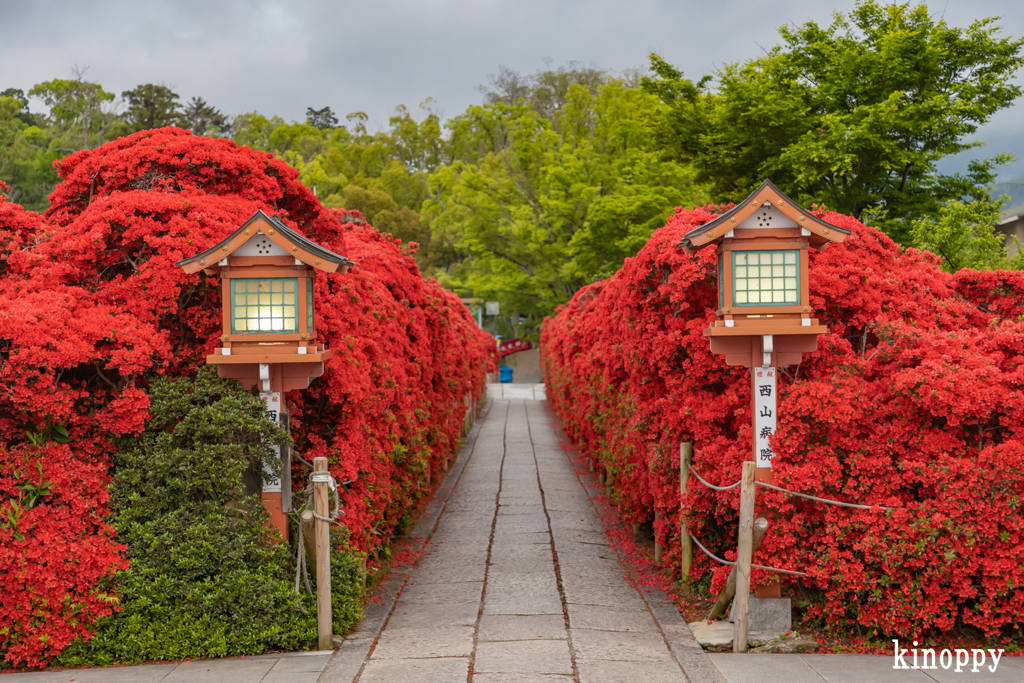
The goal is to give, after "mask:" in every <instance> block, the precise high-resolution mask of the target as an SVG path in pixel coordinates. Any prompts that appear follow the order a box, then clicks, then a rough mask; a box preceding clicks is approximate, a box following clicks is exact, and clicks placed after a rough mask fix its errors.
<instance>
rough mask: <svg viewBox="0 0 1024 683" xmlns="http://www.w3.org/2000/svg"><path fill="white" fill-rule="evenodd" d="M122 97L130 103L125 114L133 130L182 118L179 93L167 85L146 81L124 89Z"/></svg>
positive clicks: (157, 125) (170, 122)
mask: <svg viewBox="0 0 1024 683" xmlns="http://www.w3.org/2000/svg"><path fill="white" fill-rule="evenodd" d="M121 97H123V98H124V100H125V102H126V103H127V104H128V110H127V111H126V112H125V115H124V116H125V120H126V121H127V122H128V124H129V125H130V126H132V130H133V131H136V130H147V129H151V128H162V127H164V126H170V125H172V124H174V123H177V122H178V121H179V119H180V114H181V105H180V104H179V103H178V95H177V93H175V92H174V91H173V90H171V89H170V88H168V87H167V86H165V85H154V84H153V83H146V84H145V85H139V86H136V87H135V88H134V89H133V90H126V91H124V92H123V93H121Z"/></svg>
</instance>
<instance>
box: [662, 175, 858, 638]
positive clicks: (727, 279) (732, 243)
mask: <svg viewBox="0 0 1024 683" xmlns="http://www.w3.org/2000/svg"><path fill="white" fill-rule="evenodd" d="M849 234H850V231H849V230H846V229H844V228H840V227H837V226H835V225H832V224H830V223H826V222H825V221H823V220H821V219H820V218H818V217H817V216H815V215H813V214H811V213H809V212H807V211H805V210H804V209H803V208H801V207H800V206H797V205H796V204H794V203H793V201H792V200H790V199H789V197H787V196H786V195H784V194H783V193H782V192H781V191H780V190H779V189H778V188H777V187H775V185H773V184H772V183H771V181H769V180H765V181H764V182H763V183H761V186H760V187H758V188H757V189H756V190H754V192H753V193H751V194H750V196H748V197H747V198H746V199H744V200H743V201H742V202H740V203H738V204H736V206H734V207H733V208H732V209H730V210H728V211H726V212H725V213H723V214H722V215H721V216H719V217H718V218H715V219H714V220H712V221H709V222H708V223H705V224H704V225H702V226H700V227H698V228H695V229H694V230H691V231H690V232H688V233H686V235H684V236H683V241H682V242H681V243H680V244H679V245H678V246H679V247H680V248H682V249H683V250H684V251H685V252H686V253H688V254H692V253H695V252H697V251H700V250H701V249H705V248H708V247H714V248H715V253H716V255H717V256H718V309H717V310H716V311H715V317H716V320H715V321H714V322H712V324H711V327H709V328H707V329H705V330H704V336H706V337H708V338H709V340H710V343H711V350H712V352H714V353H717V354H722V355H724V356H725V362H726V363H727V364H729V365H742V366H744V367H747V368H749V369H750V381H751V399H750V408H751V415H752V424H751V439H750V449H751V458H750V462H749V463H744V468H743V481H744V482H746V481H747V478H748V470H749V478H750V485H749V487H747V485H746V484H744V485H743V491H744V492H743V493H742V494H741V504H740V538H739V548H738V552H739V555H738V556H737V558H736V563H737V564H736V566H737V572H736V574H737V587H736V604H734V606H733V608H734V612H733V613H734V615H735V616H734V621H735V623H736V638H735V639H734V641H733V647H734V649H735V650H736V651H737V652H743V651H745V650H746V642H747V629H746V619H747V613H746V604H747V600H748V594H749V587H750V571H749V568H750V563H751V555H752V553H753V543H752V533H753V514H754V510H753V486H754V484H753V482H754V480H755V478H756V479H757V480H761V481H766V482H771V480H772V469H771V468H772V458H773V457H774V453H773V452H772V446H771V436H772V434H774V433H775V429H776V426H777V424H778V422H777V419H778V414H777V413H778V407H777V406H778V402H777V401H778V397H777V393H778V374H777V373H778V369H779V368H781V367H785V366H787V365H796V364H798V363H799V362H800V360H801V358H802V356H803V354H804V353H809V352H811V351H815V350H816V349H817V348H818V335H820V334H823V333H825V332H827V329H826V328H825V327H824V326H823V325H820V324H819V323H818V321H817V320H816V319H815V318H812V317H811V305H810V286H809V262H810V261H809V255H808V251H809V249H824V248H825V247H826V246H828V245H829V244H830V243H832V242H842V241H843V240H844V239H846V237H847V236H848V235H849ZM748 465H749V467H748ZM748 488H749V492H748V491H747V489H748ZM748 495H749V501H748V498H747V496H748ZM744 501H747V502H746V503H744ZM745 504H746V505H747V506H748V507H749V510H746V513H747V516H746V517H744V511H745V508H744V505H745ZM741 566H745V567H746V569H745V570H744V569H741ZM744 576H745V577H746V578H744ZM744 581H745V583H744ZM780 594H781V593H780V590H779V585H778V584H777V583H776V584H775V586H774V587H769V588H768V589H767V590H765V591H763V593H762V592H761V591H759V595H760V596H761V597H778V596H779V595H780ZM737 608H739V613H737ZM741 617H742V618H741ZM741 630H742V637H741V634H740V631H741Z"/></svg>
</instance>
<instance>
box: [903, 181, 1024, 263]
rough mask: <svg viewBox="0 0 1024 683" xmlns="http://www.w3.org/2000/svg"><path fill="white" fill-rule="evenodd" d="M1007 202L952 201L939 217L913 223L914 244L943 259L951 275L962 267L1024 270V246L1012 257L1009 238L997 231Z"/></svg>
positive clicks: (999, 200) (988, 198)
mask: <svg viewBox="0 0 1024 683" xmlns="http://www.w3.org/2000/svg"><path fill="white" fill-rule="evenodd" d="M1005 200H1006V197H1001V198H999V199H992V198H990V197H983V198H981V199H976V200H974V201H969V202H964V201H961V200H953V201H951V202H949V203H948V204H946V205H945V206H943V207H942V208H941V209H939V213H938V216H937V217H935V218H931V217H929V218H922V219H919V220H916V221H914V222H913V223H912V224H911V228H910V237H911V239H912V240H913V245H914V246H916V247H918V248H920V249H926V250H928V251H930V252H932V253H933V254H938V255H939V256H941V257H942V269H943V270H946V271H949V272H951V273H955V272H956V271H958V270H960V269H961V268H971V269H974V270H993V269H997V268H1006V269H1019V268H1024V249H1020V247H1021V246H1024V245H1018V252H1017V255H1016V256H1015V257H1012V258H1011V257H1009V256H1008V255H1007V244H1006V236H1005V235H1003V234H1001V233H999V232H998V231H997V230H996V225H997V224H998V222H999V219H1000V217H1001V216H1002V207H1003V205H1004V204H1005Z"/></svg>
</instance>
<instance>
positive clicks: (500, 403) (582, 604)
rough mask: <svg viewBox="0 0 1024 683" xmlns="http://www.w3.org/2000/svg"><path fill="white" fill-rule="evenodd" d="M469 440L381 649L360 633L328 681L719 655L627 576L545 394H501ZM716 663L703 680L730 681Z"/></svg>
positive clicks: (637, 674)
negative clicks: (541, 397)
mask: <svg viewBox="0 0 1024 683" xmlns="http://www.w3.org/2000/svg"><path fill="white" fill-rule="evenodd" d="M467 449H468V452H466V453H464V454H463V456H462V458H460V461H463V458H464V459H465V460H464V461H463V468H462V469H461V471H458V470H457V469H456V470H453V471H452V473H451V474H450V475H449V478H450V479H457V481H455V482H454V483H453V487H452V490H451V493H450V496H449V497H448V498H447V500H446V502H445V503H444V510H443V513H441V514H440V515H439V517H438V518H437V525H436V530H434V531H433V534H432V535H431V536H430V537H429V541H428V542H427V543H426V545H425V546H424V554H423V558H422V559H421V560H420V562H419V564H418V565H417V566H416V568H415V569H414V570H413V571H412V572H411V574H410V575H409V578H408V581H407V583H406V584H405V586H404V587H403V588H402V590H401V593H400V594H399V595H398V597H397V600H396V601H395V603H394V607H393V609H392V610H391V611H390V613H389V614H388V615H387V616H386V622H385V623H384V624H383V628H382V629H381V630H380V631H379V637H377V639H376V642H375V643H373V644H372V649H371V648H370V647H368V646H369V645H370V642H369V641H370V639H371V638H372V637H373V636H374V634H373V633H366V632H365V631H364V632H363V633H358V632H357V634H356V638H354V639H350V640H349V641H348V642H346V644H345V646H343V647H342V649H341V650H340V651H339V653H338V655H336V660H337V662H332V665H331V666H328V668H327V670H326V671H325V672H324V675H323V677H322V678H321V681H331V682H332V683H333V682H339V683H340V682H342V681H344V682H345V683H348V682H349V681H354V680H355V681H359V683H400V682H404V681H410V682H411V681H432V682H437V683H446V682H448V681H451V682H453V683H454V682H456V681H457V682H458V683H466V682H467V681H469V682H470V683H491V682H493V681H509V682H517V683H518V682H527V681H529V682H533V681H537V682H542V681H543V682H554V681H564V682H566V683H568V682H569V681H574V682H577V683H591V682H594V683H597V682H601V683H611V682H613V681H630V682H631V683H636V682H639V681H645V682H651V683H657V682H660V681H672V682H677V681H688V680H690V678H688V677H687V676H686V674H685V673H684V670H683V666H682V665H681V664H680V661H679V659H677V656H676V654H674V652H673V646H674V647H675V648H676V650H678V649H679V648H680V647H682V648H686V650H687V652H686V654H687V655H689V656H690V657H691V658H692V657H693V656H694V655H695V654H696V653H698V652H699V657H701V658H703V659H705V660H706V657H705V656H704V655H703V652H702V651H700V650H699V647H697V646H696V643H695V641H693V639H692V636H690V634H689V631H688V630H687V629H686V626H685V623H684V622H683V620H682V619H681V618H680V617H679V614H678V612H676V611H675V609H674V608H671V607H669V609H670V610H671V611H670V612H667V613H665V612H664V610H663V608H664V607H665V606H664V605H660V606H659V607H660V608H661V609H662V612H661V613H662V614H668V615H670V618H669V619H667V620H666V619H664V618H663V619H662V620H663V621H667V622H668V623H665V624H660V623H659V621H658V620H657V619H656V618H655V616H654V614H653V613H652V610H651V608H650V607H649V605H648V601H647V600H645V598H644V597H643V596H642V595H641V593H639V592H638V591H637V590H636V589H635V588H633V587H631V586H630V584H629V583H627V581H626V579H625V575H626V569H624V567H623V565H622V564H620V562H619V558H618V556H617V555H616V553H615V551H614V550H613V549H612V548H611V547H609V546H608V544H607V540H606V538H605V535H604V533H603V530H604V527H603V525H602V522H601V520H600V519H599V518H598V516H597V514H596V512H595V510H594V507H593V505H592V503H591V501H590V498H589V496H588V491H587V490H586V489H585V488H584V486H583V485H582V484H581V483H580V480H579V479H578V478H577V476H576V474H575V473H574V471H573V468H572V465H571V463H570V462H569V459H568V458H567V457H566V454H565V453H564V452H563V451H562V450H561V448H560V446H559V442H558V437H557V436H556V433H555V430H554V428H553V427H552V425H551V420H550V418H549V416H548V414H547V413H546V411H545V404H544V403H543V402H541V401H536V400H534V401H529V400H525V401H524V400H502V399H499V400H493V399H492V401H491V405H490V406H489V409H488V412H487V414H486V416H485V419H484V420H483V422H482V423H481V424H479V425H478V427H477V429H476V430H475V433H474V435H473V437H472V441H471V444H468V445H467ZM440 495H443V491H442V492H439V496H440ZM430 521H432V520H430ZM673 616H674V618H671V617H673ZM370 621H371V622H373V619H372V617H371V619H370ZM687 646H689V647H687ZM346 650H347V651H346ZM357 652H358V654H357ZM364 653H365V654H364ZM360 658H362V661H359V659H360ZM680 659H682V661H683V663H684V664H686V663H687V661H688V660H687V658H686V657H681V658H680ZM706 662H707V664H706V666H705V667H703V671H698V672H697V673H703V674H711V675H704V676H698V677H697V679H695V680H720V678H718V676H717V673H716V672H715V671H714V667H713V666H712V665H710V660H706ZM699 663H700V662H698V664H699ZM357 665H358V666H357ZM697 668H698V669H701V668H702V667H699V666H698V667H697Z"/></svg>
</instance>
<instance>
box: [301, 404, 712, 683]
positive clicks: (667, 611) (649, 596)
mask: <svg viewBox="0 0 1024 683" xmlns="http://www.w3.org/2000/svg"><path fill="white" fill-rule="evenodd" d="M496 403H500V404H501V405H500V410H499V411H498V413H499V414H501V415H497V414H496V415H495V418H496V419H499V420H500V419H502V416H504V415H506V414H507V413H508V410H509V405H510V403H509V401H506V400H501V401H495V400H492V401H489V402H488V404H487V407H486V409H485V412H484V413H483V414H482V415H481V416H480V417H481V419H480V420H478V421H477V423H476V424H475V425H474V427H473V429H472V430H471V432H470V434H469V435H468V437H467V440H466V442H465V444H464V446H463V449H462V451H461V452H460V454H459V457H458V458H457V460H456V462H455V464H454V466H453V467H452V469H451V470H450V472H449V474H447V476H446V478H445V480H444V481H443V482H442V483H441V485H440V486H439V487H438V490H437V492H436V493H435V495H434V498H433V500H432V501H431V502H430V504H429V505H428V506H427V508H426V509H425V511H424V513H423V515H422V516H421V518H420V520H419V522H418V523H417V525H416V526H415V527H414V528H413V530H412V531H411V532H410V535H409V537H408V538H407V540H406V542H404V543H403V545H402V547H401V549H400V551H399V554H400V555H401V556H409V557H413V558H419V557H420V556H421V555H422V553H423V551H424V550H425V549H426V548H427V546H428V544H429V542H430V540H431V537H432V535H433V533H434V531H435V529H437V528H438V524H439V522H440V520H441V516H442V514H443V512H444V510H445V506H447V504H449V501H450V500H451V499H452V496H453V494H454V493H455V490H456V488H457V486H458V485H459V481H460V480H461V479H462V477H463V474H464V473H465V471H466V467H467V465H468V464H469V462H470V460H471V459H472V457H473V454H474V451H475V450H476V447H477V442H478V439H479V436H480V430H481V428H482V425H484V423H486V421H487V418H488V417H489V416H490V414H492V411H494V409H495V405H496ZM515 403H518V404H519V405H520V407H522V408H521V409H518V410H524V409H525V408H526V407H529V413H530V414H532V415H535V416H536V417H535V419H538V418H540V419H547V421H549V422H550V426H551V429H552V430H553V431H554V433H555V435H556V436H557V440H558V441H560V442H561V451H560V453H562V454H563V455H564V456H565V457H566V460H567V461H568V464H569V465H570V466H571V470H572V472H571V474H570V475H569V476H570V477H571V476H572V475H574V477H575V480H577V482H578V483H579V484H580V485H581V486H582V488H583V493H585V494H586V497H587V499H586V500H589V502H590V505H591V506H593V508H594V512H595V514H596V515H597V517H599V518H600V519H601V521H602V522H603V523H604V525H605V532H604V536H605V537H607V538H609V539H613V538H614V537H616V536H620V535H624V533H627V531H626V526H625V524H624V523H623V522H622V520H621V519H620V518H618V517H617V514H615V513H614V511H613V508H612V507H611V506H610V505H609V504H608V502H607V501H606V500H605V499H604V498H603V496H602V495H601V490H600V488H599V487H598V485H597V482H596V477H594V476H593V475H590V474H589V473H588V472H587V471H586V468H585V467H584V466H582V462H581V461H580V459H579V457H575V458H573V457H572V455H571V454H569V453H565V445H566V444H567V441H566V439H565V436H564V434H563V433H561V431H560V429H559V428H558V426H557V422H556V420H555V419H554V417H553V416H552V415H551V413H550V412H545V415H544V417H543V418H542V417H541V416H540V415H538V412H539V411H546V409H547V404H546V402H543V401H525V402H523V401H514V402H513V403H512V404H515ZM538 421H539V422H540V420H538ZM546 426H547V425H546ZM494 428H495V426H494V425H492V431H494ZM549 433H550V432H549ZM550 445H551V444H550V443H549V444H548V446H549V452H550ZM481 457H483V456H481ZM563 467H564V466H563ZM565 469H566V470H567V469H568V468H565ZM546 476H550V475H546ZM572 485H573V486H574V485H575V484H572ZM543 488H544V487H543V486H542V496H543V495H544V490H543ZM514 495H515V494H513V496H514ZM584 505H586V503H584ZM558 514H564V513H558ZM480 521H481V524H484V523H486V522H484V520H483V519H481V520H480ZM549 521H550V520H549ZM581 521H582V520H581ZM564 532H565V531H564V529H561V530H559V531H557V532H556V536H557V535H558V533H562V535H564ZM559 538H564V536H563V537H559ZM621 538H623V537H621ZM435 545H436V544H435ZM450 547H451V546H450ZM608 550H613V551H614V552H615V555H616V557H617V558H618V564H620V565H621V567H622V568H623V569H624V573H625V574H627V577H626V581H627V582H628V583H629V584H631V585H632V586H633V587H634V588H636V587H643V583H642V579H643V577H644V574H647V575H649V574H650V571H651V567H649V566H637V565H635V564H631V563H630V561H629V558H628V557H626V556H625V555H624V553H623V552H621V550H620V549H617V548H615V547H614V544H611V547H610V548H608ZM439 552H442V551H439ZM556 555H557V554H556ZM567 557H572V554H571V551H570V554H569V555H568V556H567ZM638 561H639V562H642V560H638ZM555 562H556V564H557V562H558V559H557V556H556V559H555ZM417 564H418V560H417V561H416V562H409V563H407V564H404V565H398V566H396V567H393V568H392V571H391V575H389V577H388V578H387V579H386V581H385V582H384V583H383V584H382V585H381V586H380V587H379V588H378V590H377V592H376V595H375V596H374V598H373V600H372V601H371V602H370V603H369V604H368V605H367V608H366V609H365V616H364V620H362V621H361V622H360V623H359V624H358V626H357V627H356V630H355V631H354V632H353V633H351V634H349V635H348V636H347V637H346V638H345V640H344V642H343V643H342V644H341V646H340V647H339V648H338V650H337V651H336V652H335V655H334V656H333V657H332V659H331V661H330V664H329V665H328V667H327V668H326V669H325V671H324V673H323V675H322V676H321V678H319V680H321V681H332V682H334V681H338V682H341V681H344V682H345V683H347V682H349V681H353V680H356V678H359V677H361V676H362V674H364V673H365V672H367V671H368V670H367V669H366V667H367V666H368V663H369V661H371V657H373V661H375V663H376V665H378V666H377V668H376V669H375V672H376V673H383V671H382V670H381V667H380V666H379V665H382V664H389V663H387V661H383V663H382V661H381V659H380V657H381V656H382V655H379V654H375V652H377V651H380V648H378V647H377V646H378V643H379V642H381V641H380V639H381V637H382V634H383V633H385V632H386V633H388V634H391V632H392V631H394V629H393V628H392V629H390V630H388V622H389V618H390V617H391V615H392V613H393V612H394V609H395V605H396V603H398V602H399V596H401V595H402V591H403V590H406V591H408V590H410V588H409V587H408V584H409V582H410V578H411V577H412V575H413V573H414V571H415V569H416V566H417ZM580 568H581V567H573V571H577V572H579V570H580ZM582 568H583V569H584V574H585V575H586V567H582ZM556 571H557V569H556ZM499 575H500V574H499ZM421 580H422V578H421ZM560 581H561V580H559V582H560ZM624 583H625V582H624ZM578 586H579V585H578ZM423 588H427V587H426V586H421V587H420V591H421V593H422V589H423ZM559 590H561V585H560V583H559ZM578 590H579V589H578ZM595 590H600V589H599V587H598V586H595ZM413 592H414V594H415V593H416V590H415V589H413ZM637 593H638V595H639V596H640V598H641V599H642V601H643V604H644V605H645V606H646V609H647V610H648V611H649V614H650V616H651V617H652V618H653V622H654V624H655V625H656V629H657V631H658V634H657V635H658V636H660V638H658V640H662V639H664V647H665V648H666V650H665V651H667V652H669V653H671V658H672V659H675V661H676V663H677V664H678V666H679V669H681V670H682V671H679V670H677V673H676V675H675V676H671V673H670V672H667V671H666V672H665V673H666V674H669V677H667V678H664V679H663V678H659V679H658V680H680V681H681V680H684V677H683V676H682V675H681V674H683V672H685V678H688V679H689V680H690V681H693V682H694V683H705V682H708V683H711V682H714V683H720V682H721V681H723V679H722V677H721V674H719V672H718V669H717V668H716V667H715V665H714V664H712V661H711V659H710V658H709V657H708V655H707V654H706V653H705V651H703V650H702V649H701V648H700V646H699V645H697V643H696V641H695V640H694V639H693V636H692V634H691V633H690V631H689V628H688V627H687V626H686V622H685V620H684V618H683V617H682V615H681V614H680V613H679V611H678V610H677V609H676V607H675V604H674V603H673V602H672V600H671V598H670V597H669V596H668V595H667V594H666V593H664V592H663V591H658V590H656V589H654V588H647V587H643V588H638V589H637ZM487 596H489V589H485V590H484V602H483V603H481V604H483V605H486V604H487V602H486V600H487V599H489V598H487ZM401 601H402V603H403V605H404V606H403V607H402V610H409V609H412V608H415V603H413V604H407V601H406V600H404V599H402V600H401ZM563 602H564V594H563ZM486 609H487V608H486V607H485V606H484V607H481V611H480V613H481V614H486V613H487V612H486ZM568 609H569V611H568V612H565V613H566V614H567V615H568V616H566V631H567V633H568V634H573V633H577V634H580V637H586V636H594V635H599V634H597V633H595V632H591V631H589V630H588V629H586V628H584V629H580V628H579V626H580V624H574V626H575V627H578V628H575V629H574V630H573V628H569V625H568V621H569V617H572V614H573V613H577V612H575V610H577V609H578V607H574V606H572V605H569V607H568ZM511 611H512V612H515V611H516V610H515V609H513V610H511ZM626 615H627V614H623V616H624V617H625V616H626ZM575 618H577V617H572V620H573V621H575ZM477 628H478V629H479V622H478V627H477ZM601 633H605V635H610V634H608V633H607V632H601ZM622 635H626V634H622ZM639 635H641V634H637V636H639ZM649 635H650V636H654V634H649ZM537 637H540V636H537ZM563 638H564V636H563ZM573 638H574V636H570V640H569V642H568V647H569V650H570V651H571V652H573V654H572V655H571V656H572V665H571V667H572V668H571V674H569V671H565V672H564V674H565V677H566V680H568V676H569V675H570V676H571V678H572V679H573V680H575V681H580V680H581V678H583V679H584V680H587V679H588V678H590V676H589V675H588V672H597V671H599V669H600V668H601V667H602V660H601V659H602V657H601V656H598V657H597V660H594V658H593V653H592V652H591V653H590V654H589V655H588V653H587V652H586V651H581V650H579V647H580V646H583V647H584V648H585V650H586V649H587V644H586V643H583V644H582V645H574V644H573V642H572V639H573ZM473 642H474V644H473V646H472V652H471V653H469V657H468V661H469V670H470V671H469V672H467V673H469V674H470V676H471V677H472V679H478V680H481V681H483V680H488V681H489V680H492V678H489V676H490V674H488V673H486V666H487V665H486V664H481V661H483V660H481V659H480V657H481V656H483V657H484V659H486V658H487V655H486V654H483V655H481V654H479V652H483V651H484V650H485V649H486V651H494V650H495V645H497V644H496V643H484V642H482V640H481V645H479V646H478V645H476V639H475V637H474V641H473ZM620 644H622V643H620ZM487 648H489V649H487ZM384 649H385V650H388V651H390V652H392V655H393V651H394V647H393V645H392V646H390V649H389V647H387V646H385V648H384ZM460 656H462V657H463V658H461V659H459V658H458V657H460ZM578 656H582V657H584V658H582V659H580V661H581V663H582V664H581V665H580V666H578V665H577V657H578ZM588 656H591V659H590V660H587V657H588ZM660 656H663V657H667V656H669V655H668V654H663V655H660ZM608 658H609V659H612V658H614V657H613V656H608ZM668 660H669V659H666V661H668ZM406 661H407V663H411V661H420V663H422V664H424V665H426V664H427V663H428V661H430V660H424V659H407V660H406ZM447 661H449V663H452V664H455V663H457V661H458V663H461V666H462V668H463V670H465V669H466V664H465V661H466V658H465V654H462V655H459V654H454V655H452V658H449V659H447ZM473 661H476V665H474V664H473ZM488 661H490V664H492V666H493V665H494V658H493V657H490V659H489V660H488ZM394 664H395V663H394V660H391V661H390V665H391V666H392V669H391V670H389V671H392V672H394V669H393V665H394ZM433 664H435V665H439V664H440V659H436V660H433ZM616 664H622V665H625V664H626V661H621V663H615V661H604V665H607V666H613V665H616ZM638 666H640V665H638ZM481 667H483V672H481ZM595 667H597V668H598V669H595ZM474 669H475V673H474ZM394 673H397V672H394ZM413 673H414V672H412V671H410V672H409V674H413ZM424 673H425V672H424ZM453 673H454V672H453ZM510 673H511V672H510ZM609 673H610V672H609ZM367 678H368V680H373V679H376V676H375V675H373V674H370V673H368V674H367ZM557 678H559V679H560V678H562V677H561V676H558V677H557ZM403 680H404V679H403ZM410 680H415V679H413V678H411V679H410ZM445 680H449V679H445ZM453 680H454V679H453ZM462 680H465V677H462Z"/></svg>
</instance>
